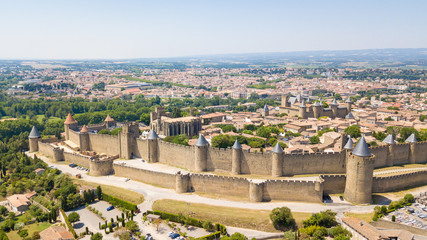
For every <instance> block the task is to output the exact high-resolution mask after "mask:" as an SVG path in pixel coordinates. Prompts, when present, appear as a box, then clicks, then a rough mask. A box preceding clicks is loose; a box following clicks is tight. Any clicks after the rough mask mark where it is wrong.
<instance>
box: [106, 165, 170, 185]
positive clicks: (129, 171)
mask: <svg viewBox="0 0 427 240" xmlns="http://www.w3.org/2000/svg"><path fill="white" fill-rule="evenodd" d="M113 167H114V173H115V175H117V176H120V177H126V178H130V179H132V180H136V181H140V182H145V183H148V184H153V185H155V186H160V187H164V188H172V189H175V174H171V173H164V172H154V171H149V170H145V169H139V168H133V167H129V166H126V165H121V164H119V163H113Z"/></svg>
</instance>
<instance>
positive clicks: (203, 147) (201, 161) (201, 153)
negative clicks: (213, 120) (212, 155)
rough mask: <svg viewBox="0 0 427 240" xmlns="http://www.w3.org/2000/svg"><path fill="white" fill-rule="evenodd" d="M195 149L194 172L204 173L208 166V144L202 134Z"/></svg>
mask: <svg viewBox="0 0 427 240" xmlns="http://www.w3.org/2000/svg"><path fill="white" fill-rule="evenodd" d="M194 147H195V161H194V170H196V172H204V171H206V170H207V164H208V147H209V143H208V141H207V140H206V138H205V137H203V135H202V134H200V135H199V139H197V142H196V144H195V145H194Z"/></svg>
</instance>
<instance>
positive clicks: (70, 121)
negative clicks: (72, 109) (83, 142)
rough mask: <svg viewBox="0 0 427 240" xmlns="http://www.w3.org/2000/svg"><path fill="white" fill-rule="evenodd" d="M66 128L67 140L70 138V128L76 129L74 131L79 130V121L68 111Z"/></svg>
mask: <svg viewBox="0 0 427 240" xmlns="http://www.w3.org/2000/svg"><path fill="white" fill-rule="evenodd" d="M64 130H65V140H69V139H70V130H74V131H77V130H78V125H77V121H76V120H74V118H73V116H71V113H68V116H67V119H65V122H64Z"/></svg>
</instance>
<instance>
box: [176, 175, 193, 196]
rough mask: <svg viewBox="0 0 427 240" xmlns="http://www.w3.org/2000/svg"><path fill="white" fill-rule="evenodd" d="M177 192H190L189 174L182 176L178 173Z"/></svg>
mask: <svg viewBox="0 0 427 240" xmlns="http://www.w3.org/2000/svg"><path fill="white" fill-rule="evenodd" d="M175 181H176V183H175V184H176V185H175V192H177V193H186V192H188V185H189V181H190V175H189V174H182V173H181V172H177V173H176V175H175Z"/></svg>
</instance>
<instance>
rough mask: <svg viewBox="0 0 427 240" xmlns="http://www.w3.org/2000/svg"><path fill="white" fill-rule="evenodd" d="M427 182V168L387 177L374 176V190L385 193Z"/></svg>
mask: <svg viewBox="0 0 427 240" xmlns="http://www.w3.org/2000/svg"><path fill="white" fill-rule="evenodd" d="M426 184H427V170H426V171H418V172H412V173H402V174H399V175H394V176H387V177H374V178H373V183H372V192H376V193H383V192H391V191H398V190H403V189H405V188H412V187H418V186H422V185H426Z"/></svg>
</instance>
